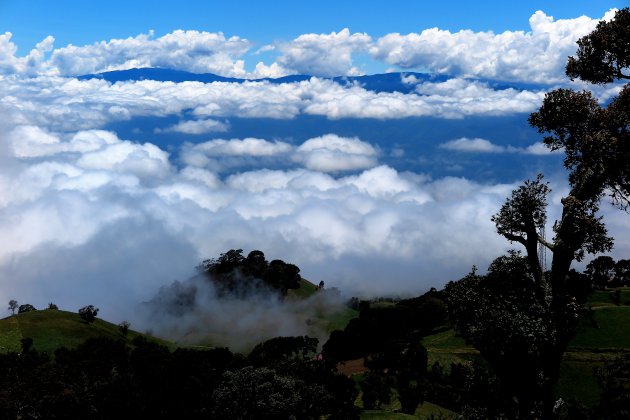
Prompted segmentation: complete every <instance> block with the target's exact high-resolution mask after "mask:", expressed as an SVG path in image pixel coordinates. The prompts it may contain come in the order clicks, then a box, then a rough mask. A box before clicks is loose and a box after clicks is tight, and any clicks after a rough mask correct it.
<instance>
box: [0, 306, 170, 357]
mask: <svg viewBox="0 0 630 420" xmlns="http://www.w3.org/2000/svg"><path fill="white" fill-rule="evenodd" d="M143 335H144V334H141V333H139V332H136V331H132V330H129V331H128V333H127V334H126V335H125V336H123V335H122V333H121V331H120V328H119V327H118V325H115V324H112V323H111V322H107V321H105V320H103V319H99V318H97V319H96V320H95V321H94V322H93V323H92V324H87V323H86V322H84V321H83V320H82V319H81V318H80V317H79V314H78V313H76V312H68V311H60V310H50V309H46V310H39V311H30V312H24V313H21V314H17V315H12V316H9V317H7V318H4V319H0V352H2V353H6V352H10V351H20V349H21V341H20V340H22V339H23V338H26V337H29V338H32V339H33V348H34V349H36V350H38V351H40V352H47V353H49V354H53V353H54V351H55V350H56V349H57V348H59V347H67V348H74V347H76V346H78V345H79V344H81V343H83V342H84V341H85V340H87V339H89V338H111V339H121V338H124V339H125V340H126V341H127V342H128V343H131V341H132V340H133V339H134V338H135V337H137V336H143ZM149 339H150V340H152V341H155V342H158V343H159V344H163V345H166V346H169V347H171V345H170V344H169V343H168V342H166V341H164V340H161V339H157V338H153V337H150V338H149Z"/></svg>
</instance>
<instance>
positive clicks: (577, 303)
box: [0, 8, 630, 419]
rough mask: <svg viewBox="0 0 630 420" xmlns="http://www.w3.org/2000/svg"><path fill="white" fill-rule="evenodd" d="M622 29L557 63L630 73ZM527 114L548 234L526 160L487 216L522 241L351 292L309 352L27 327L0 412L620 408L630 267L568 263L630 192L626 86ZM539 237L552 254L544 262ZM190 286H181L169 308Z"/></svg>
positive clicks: (236, 283) (611, 29)
mask: <svg viewBox="0 0 630 420" xmlns="http://www.w3.org/2000/svg"><path fill="white" fill-rule="evenodd" d="M629 28H630V9H628V8H626V9H623V10H621V11H618V12H617V13H616V15H615V18H614V19H613V20H611V21H609V22H601V23H599V24H598V26H597V29H596V30H595V31H594V32H593V33H591V34H590V35H588V36H586V37H584V38H582V39H580V41H579V42H578V52H577V55H576V57H571V58H570V59H569V61H568V64H567V68H566V73H567V75H568V76H569V77H570V78H579V79H582V80H584V81H588V82H591V83H599V84H606V83H611V82H614V81H618V80H622V79H630V75H629V74H626V73H625V71H627V69H628V68H629V67H630V30H629ZM529 122H530V124H531V125H532V126H533V127H535V128H537V129H538V130H539V132H540V133H541V134H544V135H545V136H546V137H545V138H544V142H545V144H546V145H547V146H548V147H549V148H550V149H552V150H562V151H563V153H564V154H565V160H564V166H565V168H566V169H567V171H568V181H569V192H568V194H567V195H566V196H565V197H563V198H562V200H561V205H562V215H561V218H560V219H559V220H557V221H556V222H555V223H554V225H553V231H554V237H553V238H551V239H549V240H547V239H546V238H545V235H544V234H543V232H544V229H545V226H546V222H547V215H546V207H547V197H548V194H549V192H550V190H549V187H548V185H547V184H546V183H545V182H544V181H543V179H544V178H543V176H542V175H539V176H538V177H537V178H536V179H535V180H530V181H526V182H525V183H524V184H523V185H522V186H520V187H519V188H518V189H516V190H515V191H513V193H512V195H511V196H510V197H509V198H508V199H507V200H506V202H505V204H504V205H503V207H502V208H501V209H500V210H499V212H498V213H497V214H496V215H495V216H494V217H493V219H492V220H493V221H494V222H495V224H496V227H497V231H498V233H499V234H500V235H502V236H504V237H505V238H506V239H508V240H509V241H511V242H516V243H518V244H520V245H522V246H523V247H524V250H525V252H524V253H521V252H519V251H512V252H510V253H508V254H507V255H504V256H500V257H498V258H497V259H495V260H494V261H493V263H492V264H491V265H490V267H489V268H488V270H487V273H486V274H483V275H481V274H479V273H478V272H477V270H476V269H475V268H473V270H472V271H471V273H469V274H468V275H467V276H465V277H464V278H462V279H460V280H458V281H454V282H450V283H449V284H447V286H446V287H445V289H444V290H442V291H438V290H431V291H429V292H428V293H426V294H424V295H423V296H420V297H417V298H414V299H406V300H400V301H395V302H394V301H391V302H360V301H358V300H354V301H352V302H351V304H352V305H354V306H356V308H357V309H358V310H359V316H358V318H356V319H354V320H352V321H350V322H349V323H348V325H347V326H346V327H345V329H344V330H339V331H334V332H333V333H332V334H331V336H330V339H329V340H328V341H327V342H326V343H324V344H323V349H322V352H321V353H317V348H318V343H317V340H315V339H312V338H309V337H278V338H274V339H271V340H268V341H266V342H263V343H261V344H259V345H258V346H256V347H255V348H254V349H253V350H252V351H251V353H250V354H249V355H247V356H243V355H239V354H234V353H232V352H231V351H230V350H229V349H227V348H212V349H191V348H177V349H175V350H172V349H169V347H167V346H165V345H162V344H161V343H159V342H156V341H154V340H150V339H147V338H146V337H143V336H142V335H138V334H136V335H135V337H133V338H132V337H131V336H130V334H131V335H132V333H130V332H129V330H128V328H129V325H128V324H127V325H126V326H125V325H121V326H120V330H119V336H117V337H111V336H110V337H104V336H101V337H97V338H92V339H89V340H87V341H85V342H83V343H82V344H79V345H77V346H71V347H63V346H62V347H58V348H57V347H55V348H56V349H55V350H54V352H53V351H51V352H46V351H42V350H41V349H38V343H37V342H36V341H34V340H32V339H31V338H29V337H24V338H22V339H21V340H20V344H21V345H20V347H21V348H20V349H9V350H8V351H6V352H5V353H3V354H0V413H2V416H4V418H20V419H36V418H47V419H55V418H63V419H74V418H76V419H108V418H119V417H131V418H134V417H135V418H190V419H195V418H216V419H227V418H235V419H311V418H312V419H319V418H322V417H324V418H329V419H353V418H357V417H358V416H359V410H358V408H357V404H361V406H362V407H363V408H364V409H367V410H374V409H376V410H378V409H379V408H387V407H390V408H391V407H393V406H394V405H395V407H396V409H397V410H398V411H400V412H402V413H405V414H410V415H411V414H417V413H418V407H420V406H421V405H422V403H423V402H424V401H430V402H431V403H433V404H436V405H437V406H440V407H442V410H441V411H440V410H438V411H437V412H435V413H432V415H434V418H436V417H447V418H448V417H451V418H452V417H455V416H461V417H463V418H471V419H472V418H474V419H486V418H488V419H495V418H496V419H555V418H560V419H587V418H598V419H624V418H626V419H627V418H630V352H629V349H630V343H628V341H629V340H628V338H627V337H628V326H627V325H628V324H629V323H630V321H629V320H630V317H628V309H630V305H626V303H628V302H630V296H629V293H628V289H626V288H617V289H610V288H611V287H613V286H622V285H624V284H627V281H628V272H629V271H630V270H629V268H628V266H629V265H630V264H629V263H628V262H627V260H621V261H619V262H614V261H612V260H611V259H610V258H608V257H599V258H597V259H595V260H593V261H592V262H591V263H590V264H589V265H588V266H587V270H586V272H585V273H578V272H576V271H574V270H571V264H572V263H573V262H574V261H580V260H582V259H583V258H584V257H585V255H586V254H597V253H603V252H607V251H610V250H611V249H612V246H613V238H611V237H609V236H608V234H607V231H606V227H605V224H604V222H603V219H602V218H601V217H600V216H598V214H597V213H598V210H599V206H600V203H601V201H602V199H603V198H604V197H605V196H606V195H609V196H610V198H611V199H612V202H613V204H615V205H617V206H618V207H620V208H622V209H624V210H627V209H628V207H629V206H630V182H629V180H630V85H625V86H624V87H622V88H621V90H620V93H619V95H618V96H616V97H615V98H613V99H612V100H611V101H610V103H609V104H608V105H607V106H602V105H600V104H599V103H598V102H597V101H596V99H595V98H593V96H592V95H591V93H590V92H588V91H582V92H575V91H572V90H568V89H558V90H554V91H552V92H549V93H548V94H547V95H546V97H545V100H544V101H543V104H542V106H541V108H540V109H539V111H538V112H535V113H533V114H532V115H531V116H530V119H529ZM541 247H542V248H544V249H546V252H549V253H550V255H551V266H550V269H549V270H546V266H545V264H543V263H541V256H543V255H545V254H544V253H543V252H541ZM199 271H200V275H201V276H204V277H207V278H208V280H209V281H211V282H213V285H214V286H213V287H215V288H216V290H217V293H218V294H219V295H225V294H237V295H238V294H241V293H242V291H247V290H250V289H256V290H263V291H265V292H269V293H272V294H274V295H277V296H279V297H280V299H279V300H280V301H281V300H282V298H284V297H285V296H287V294H288V292H289V290H291V289H297V288H299V287H300V280H301V278H300V276H299V269H298V268H297V267H296V266H294V265H291V264H286V263H284V262H282V261H279V260H275V261H271V262H268V261H266V260H265V258H264V254H262V252H260V251H254V252H252V253H250V254H249V255H248V256H247V257H244V256H243V255H242V251H241V250H232V251H229V252H227V253H226V254H222V255H221V257H220V258H219V259H217V260H207V261H204V263H202V265H200V267H199ZM595 289H596V290H595ZM191 290H192V289H191ZM177 296H178V297H180V295H177ZM187 296H189V294H186V293H184V294H182V295H181V298H182V307H186V305H187V304H186V302H187V301H186V297H187ZM192 296H193V298H194V293H193V294H192ZM16 309H18V315H13V316H11V317H10V318H9V320H11V321H13V320H14V321H15V322H16V323H19V320H20V319H27V318H28V317H32V316H34V315H32V314H33V313H38V312H50V313H53V312H60V311H55V310H54V308H52V307H51V308H49V309H50V311H36V310H35V308H34V307H32V306H31V305H22V306H18V305H17V302H16V301H11V302H10V303H9V310H11V311H12V313H14V312H15V310H16ZM79 312H80V316H81V322H82V323H83V324H84V325H85V326H86V328H96V327H97V326H98V324H99V323H98V322H97V321H98V320H96V315H97V313H98V309H96V308H94V307H90V306H87V307H84V308H82V309H81V310H80V311H79ZM76 317H77V318H78V317H79V315H76ZM620 320H621V321H620ZM357 360H358V361H359V362H361V364H360V365H356V369H355V370H354V372H351V371H350V370H349V369H348V367H349V366H351V365H352V363H353V362H356V361H357ZM338 369H339V370H342V371H344V372H345V373H346V374H347V375H343V374H340V373H339V372H338ZM589 371H590V372H589ZM352 373H356V374H357V375H355V376H353V377H352V378H353V379H355V380H356V381H355V380H353V379H351V378H350V377H349V376H350V374H352ZM589 388H590V390H589ZM376 413H378V411H369V412H366V414H365V416H366V417H367V416H372V418H377V416H378V414H376ZM381 413H382V412H381Z"/></svg>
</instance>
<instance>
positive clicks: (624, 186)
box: [456, 8, 630, 418]
mask: <svg viewBox="0 0 630 420" xmlns="http://www.w3.org/2000/svg"><path fill="white" fill-rule="evenodd" d="M628 28H630V9H628V8H625V9H622V10H619V11H617V12H616V14H615V17H614V18H613V19H612V20H611V21H609V22H601V23H599V24H598V26H597V28H596V29H595V31H594V32H592V33H591V34H589V35H587V36H586V37H584V38H582V39H580V40H579V41H578V51H577V54H576V57H571V58H569V61H568V63H567V68H566V73H567V75H568V76H569V77H570V78H572V79H574V78H579V79H582V80H584V81H588V82H591V83H600V84H605V83H610V82H614V81H616V80H620V79H628V78H630V76H628V74H627V70H628V66H629V64H630V30H629V29H628ZM529 123H530V125H531V126H532V127H534V128H536V129H538V131H539V133H541V134H544V135H545V137H544V140H543V141H544V144H545V145H546V146H547V147H548V148H550V149H551V150H562V151H563V152H564V154H565V157H564V166H565V168H566V169H567V170H568V172H569V176H568V181H569V187H570V190H569V193H568V195H567V196H566V197H564V198H563V199H562V200H561V204H562V215H561V217H560V219H559V220H556V222H555V223H554V225H553V230H554V234H555V235H554V237H553V238H552V239H551V240H550V241H547V240H545V238H544V235H541V234H540V232H539V230H540V229H541V228H543V227H544V224H545V221H546V206H547V195H548V193H549V188H548V187H547V185H546V184H545V183H543V182H542V176H539V177H538V178H537V179H536V180H535V181H527V182H525V183H524V184H523V185H522V186H521V187H519V188H518V189H517V190H515V191H514V192H513V193H512V196H511V197H510V198H508V199H507V201H506V203H505V204H504V205H503V207H502V208H501V210H500V211H499V213H497V215H495V216H494V217H493V221H494V222H495V223H496V226H497V231H498V233H499V234H501V235H503V236H505V237H506V238H507V239H508V240H510V241H516V242H518V243H520V244H522V245H523V246H524V247H525V250H526V253H527V256H526V260H527V262H528V266H529V270H530V271H531V278H532V280H527V279H528V276H524V277H523V278H522V280H521V281H523V282H530V283H531V288H530V287H529V286H528V287H527V288H525V289H519V290H522V291H516V292H515V293H521V294H523V293H531V296H528V297H527V299H534V298H535V300H536V304H535V305H528V306H526V307H523V308H521V312H522V313H520V314H519V313H513V310H514V308H512V309H509V308H506V310H505V311H501V310H493V311H489V312H487V316H481V317H480V318H479V319H471V318H468V319H465V318H462V317H460V320H461V321H460V322H458V328H459V329H460V330H464V331H468V332H469V333H470V335H471V337H469V340H470V341H471V342H473V344H474V343H475V340H481V341H483V337H481V336H479V334H481V333H480V332H479V331H482V332H483V331H488V330H489V329H488V327H487V326H485V327H484V328H478V326H475V325H473V326H472V328H469V327H470V325H468V324H466V323H470V322H477V323H479V324H483V323H486V324H489V325H491V324H493V323H505V322H506V319H507V318H510V317H516V318H518V317H519V316H520V315H531V314H530V313H529V311H531V309H530V308H536V311H539V312H540V314H539V315H540V316H539V317H537V319H538V320H539V321H540V322H543V323H544V324H545V325H544V326H540V328H538V330H539V331H540V332H544V335H545V337H540V340H537V345H536V348H535V349H534V350H533V352H532V353H531V354H528V356H527V357H528V358H529V360H530V362H529V366H530V367H531V369H527V370H526V371H523V372H522V373H521V374H522V375H524V376H523V383H527V382H528V380H529V379H532V378H536V380H535V381H529V382H528V383H530V384H531V385H530V387H529V389H521V388H519V386H518V383H519V382H518V381H515V378H513V377H510V375H513V374H514V372H512V371H510V370H509V369H508V370H507V371H506V370H505V369H503V367H504V366H503V364H504V363H505V362H506V360H509V361H510V363H517V362H518V353H519V351H513V349H512V348H510V347H509V344H510V343H511V342H514V340H511V341H507V342H505V343H506V344H505V345H503V344H502V343H503V342H502V341H499V342H497V343H496V344H497V346H499V347H500V348H499V349H493V348H487V347H486V346H485V345H484V344H483V343H481V344H477V345H476V347H477V348H479V350H480V351H481V353H482V354H483V355H484V356H485V357H486V358H487V359H488V361H489V362H490V364H491V365H492V366H493V367H494V368H495V371H496V372H497V375H498V376H499V378H500V379H501V381H502V382H503V383H504V384H508V386H509V385H510V384H513V385H514V387H513V389H512V392H513V395H514V397H515V398H516V399H517V400H518V401H519V405H521V407H520V409H519V411H520V415H521V416H522V417H523V418H551V417H552V416H553V414H552V413H553V405H554V402H555V401H554V394H553V387H554V384H555V383H556V382H557V380H558V377H559V373H560V362H561V360H562V356H563V354H564V352H565V351H566V348H567V346H568V344H569V342H570V340H571V339H572V338H573V336H574V335H575V328H576V323H577V319H578V317H579V314H580V305H578V304H577V303H576V301H575V298H574V297H573V296H572V292H571V290H572V288H571V287H570V285H568V283H567V282H568V279H571V278H574V276H573V277H572V276H569V270H570V268H571V264H572V262H573V261H580V260H581V259H583V258H584V256H585V254H587V253H588V254H595V253H599V252H605V251H609V250H610V249H611V248H612V245H613V240H612V238H611V237H609V236H608V233H607V231H606V227H605V225H604V223H603V220H602V217H601V216H598V214H597V213H598V210H599V204H600V202H601V200H602V199H603V198H604V197H605V196H606V195H609V196H610V198H611V200H612V201H613V203H614V204H616V205H617V206H618V207H620V208H623V209H626V210H627V209H628V206H629V205H630V198H629V197H630V85H625V86H623V87H622V88H621V90H620V92H619V95H618V96H617V97H615V98H614V99H612V101H610V103H609V104H608V106H602V105H600V104H599V103H598V101H597V100H596V99H595V98H594V97H593V95H592V94H591V92H589V91H581V92H576V91H573V90H570V89H557V90H554V91H551V92H549V93H547V95H546V96H545V99H544V101H543V104H542V106H541V107H540V109H539V110H538V111H537V112H534V113H532V114H531V116H530V117H529ZM539 245H542V246H543V247H546V248H547V249H548V250H549V251H550V252H551V253H552V255H553V257H552V263H551V272H550V273H549V275H547V276H546V275H543V271H542V268H541V267H540V264H539V263H538V246H539ZM512 277H514V276H513V275H512ZM516 278H518V277H516ZM476 283H477V282H476V281H472V280H469V281H467V282H465V283H463V286H462V287H464V288H465V289H467V290H473V288H474V287H477V286H475V285H476ZM467 284H468V286H466V285H467ZM532 289H533V290H532ZM528 290H531V291H528ZM495 309H497V308H495ZM523 311H524V312H523ZM456 322H457V320H456ZM510 322H511V321H510ZM490 330H492V328H490ZM512 333H513V334H519V332H518V330H514V331H512ZM519 339H522V340H525V342H527V340H528V337H527V336H525V335H523V337H520V338H519ZM511 352H513V353H514V354H512V356H513V357H511V356H510V355H511ZM525 376H527V378H526V377H525ZM528 378H529V379H528ZM531 395H533V396H535V400H532V399H531V398H530V397H529V396H531Z"/></svg>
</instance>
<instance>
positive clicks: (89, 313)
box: [79, 305, 98, 324]
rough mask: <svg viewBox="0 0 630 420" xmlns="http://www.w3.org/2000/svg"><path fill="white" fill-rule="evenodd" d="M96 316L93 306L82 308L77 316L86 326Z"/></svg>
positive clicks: (96, 310)
mask: <svg viewBox="0 0 630 420" xmlns="http://www.w3.org/2000/svg"><path fill="white" fill-rule="evenodd" d="M96 315H98V308H95V307H94V306H93V305H88V306H84V307H83V308H81V309H79V316H80V317H81V319H82V320H84V321H85V322H86V323H88V324H91V323H93V322H94V320H95V319H96Z"/></svg>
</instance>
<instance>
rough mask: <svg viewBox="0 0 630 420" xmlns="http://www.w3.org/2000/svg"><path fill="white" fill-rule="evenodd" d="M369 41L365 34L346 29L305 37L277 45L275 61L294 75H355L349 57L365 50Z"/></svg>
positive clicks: (354, 69)
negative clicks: (278, 53)
mask: <svg viewBox="0 0 630 420" xmlns="http://www.w3.org/2000/svg"><path fill="white" fill-rule="evenodd" d="M371 42H372V38H371V37H370V36H369V35H367V34H365V33H354V34H350V31H349V30H348V28H345V29H342V30H341V31H339V32H331V33H330V34H304V35H300V36H299V37H297V38H295V39H294V40H293V41H291V42H289V43H284V44H280V45H278V46H277V49H278V50H280V51H281V52H282V55H281V56H280V57H279V58H278V62H279V63H280V64H281V65H282V66H284V67H285V68H288V69H291V70H293V71H294V72H296V73H297V74H310V75H314V76H343V75H356V74H359V70H358V69H357V68H356V67H353V66H352V54H353V53H355V52H362V51H367V49H368V47H369V46H370V44H371Z"/></svg>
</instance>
